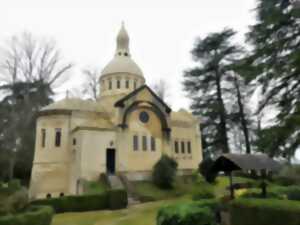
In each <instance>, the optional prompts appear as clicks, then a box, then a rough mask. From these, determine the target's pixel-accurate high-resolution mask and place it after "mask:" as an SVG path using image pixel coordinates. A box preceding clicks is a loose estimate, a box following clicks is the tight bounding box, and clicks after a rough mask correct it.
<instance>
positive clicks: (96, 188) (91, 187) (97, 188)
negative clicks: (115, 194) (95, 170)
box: [84, 181, 109, 195]
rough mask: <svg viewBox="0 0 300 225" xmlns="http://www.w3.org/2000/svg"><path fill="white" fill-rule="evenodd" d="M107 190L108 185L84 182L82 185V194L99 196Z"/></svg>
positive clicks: (98, 182)
mask: <svg viewBox="0 0 300 225" xmlns="http://www.w3.org/2000/svg"><path fill="white" fill-rule="evenodd" d="M108 189H109V187H108V185H107V184H105V183H104V182H100V181H86V182H85V184H84V194H85V195H91V194H101V193H103V192H105V191H107V190H108Z"/></svg>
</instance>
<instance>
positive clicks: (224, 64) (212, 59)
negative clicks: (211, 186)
mask: <svg viewBox="0 0 300 225" xmlns="http://www.w3.org/2000/svg"><path fill="white" fill-rule="evenodd" d="M234 35H235V32H234V31H233V30H232V29H224V30H223V31H221V32H216V33H210V34H208V35H207V36H206V37H205V38H203V39H198V40H197V41H196V43H195V46H194V48H193V49H192V52H191V53H192V56H193V58H194V61H195V62H197V63H198V66H197V67H194V68H192V69H189V70H187V71H185V73H184V79H185V80H184V83H183V84H184V88H185V90H186V92H187V93H188V94H189V95H190V97H191V99H192V105H191V109H192V111H193V113H194V114H195V115H197V116H201V125H202V136H203V142H202V143H203V148H204V152H206V153H207V155H208V156H210V155H216V154H218V153H220V152H223V153H227V152H229V144H228V129H229V128H228V126H229V124H228V122H229V121H228V120H229V119H230V118H229V116H228V111H227V110H226V104H225V100H226V99H225V98H226V96H228V94H229V93H230V94H232V91H231V89H230V88H227V86H228V85H225V83H228V82H231V83H232V81H233V79H231V78H232V75H233V73H232V72H233V69H234V68H233V66H234V65H235V64H236V62H237V60H238V59H239V58H240V54H241V52H242V50H241V48H240V46H237V45H235V44H233V43H232V39H233V37H234Z"/></svg>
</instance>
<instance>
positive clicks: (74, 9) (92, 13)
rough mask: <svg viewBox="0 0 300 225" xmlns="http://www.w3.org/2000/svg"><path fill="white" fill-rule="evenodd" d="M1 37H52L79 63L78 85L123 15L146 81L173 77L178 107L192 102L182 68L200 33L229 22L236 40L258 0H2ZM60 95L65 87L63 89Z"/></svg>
mask: <svg viewBox="0 0 300 225" xmlns="http://www.w3.org/2000/svg"><path fill="white" fill-rule="evenodd" d="M0 4H1V5H0V29H1V32H0V41H2V40H5V39H7V38H8V37H10V36H11V35H12V34H15V33H20V32H22V31H30V32H32V33H33V34H36V35H38V36H50V37H52V38H54V39H55V40H56V41H57V43H58V46H59V48H60V49H61V50H62V53H63V55H64V58H65V59H66V60H69V61H72V62H74V63H75V68H74V69H73V71H72V73H71V74H70V80H69V82H68V83H67V84H66V85H65V89H72V88H76V87H79V86H80V85H81V84H82V82H83V80H82V77H83V75H82V73H81V70H82V69H83V68H85V67H87V66H95V67H98V68H99V69H102V68H103V67H104V66H105V65H106V64H107V63H108V62H109V60H110V59H111V58H112V57H113V54H114V51H115V38H116V35H117V32H118V30H119V28H120V25H121V21H124V22H125V26H126V29H127V30H128V33H129V36H130V48H131V53H132V57H133V59H134V60H135V61H136V62H137V63H138V65H139V66H140V67H141V69H142V70H143V72H144V75H145V77H146V82H147V84H148V85H151V84H152V83H153V82H155V81H157V80H159V79H160V78H164V79H166V80H167V81H168V82H169V86H170V97H169V99H168V102H169V103H170V104H171V106H172V108H173V109H174V110H177V109H179V108H182V107H183V108H188V106H189V100H188V98H186V97H185V93H184V92H183V91H182V85H181V82H182V74H183V71H184V70H185V69H187V68H189V67H190V66H191V65H193V63H192V59H191V56H190V50H191V48H192V46H193V43H194V40H195V39H196V37H199V36H200V37H204V36H205V35H206V34H208V33H209V32H215V31H220V30H222V29H223V28H224V27H231V28H233V29H235V30H236V31H238V32H239V34H238V36H237V41H238V42H240V43H243V35H244V33H245V32H247V29H248V26H249V25H250V24H253V23H254V21H255V15H254V12H253V9H254V8H255V0H209V1H204V0H196V1H189V0H185V1H177V0H164V1H163V0H152V1H143V0H131V1H129V0H122V1H121V0H120V1H115V0H108V1H105V0H84V1H79V0H77V1H76V0H43V1H42V0H26V1H24V0H19V1H17V0H9V1H8V0H7V1H6V0H0ZM59 92H60V95H59V98H61V97H63V96H64V95H65V94H64V93H65V90H59Z"/></svg>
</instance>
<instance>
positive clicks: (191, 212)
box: [157, 200, 217, 225]
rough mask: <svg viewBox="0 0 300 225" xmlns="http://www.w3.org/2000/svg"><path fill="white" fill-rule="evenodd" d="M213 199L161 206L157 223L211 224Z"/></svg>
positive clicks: (178, 224)
mask: <svg viewBox="0 0 300 225" xmlns="http://www.w3.org/2000/svg"><path fill="white" fill-rule="evenodd" d="M216 207H217V203H216V201H215V200H205V201H199V202H193V203H185V204H178V205H174V206H168V207H164V208H161V209H160V210H159V211H158V214H157V225H170V224H172V225H213V224H215V214H214V211H215V209H216Z"/></svg>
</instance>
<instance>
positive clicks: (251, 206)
mask: <svg viewBox="0 0 300 225" xmlns="http://www.w3.org/2000/svg"><path fill="white" fill-rule="evenodd" d="M230 215H231V225H241V224H243V225H253V224H255V225H270V224H272V225H283V224H284V225H299V217H300V204H299V203H296V202H294V201H289V200H277V199H237V200H234V201H233V202H231V204H230Z"/></svg>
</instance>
